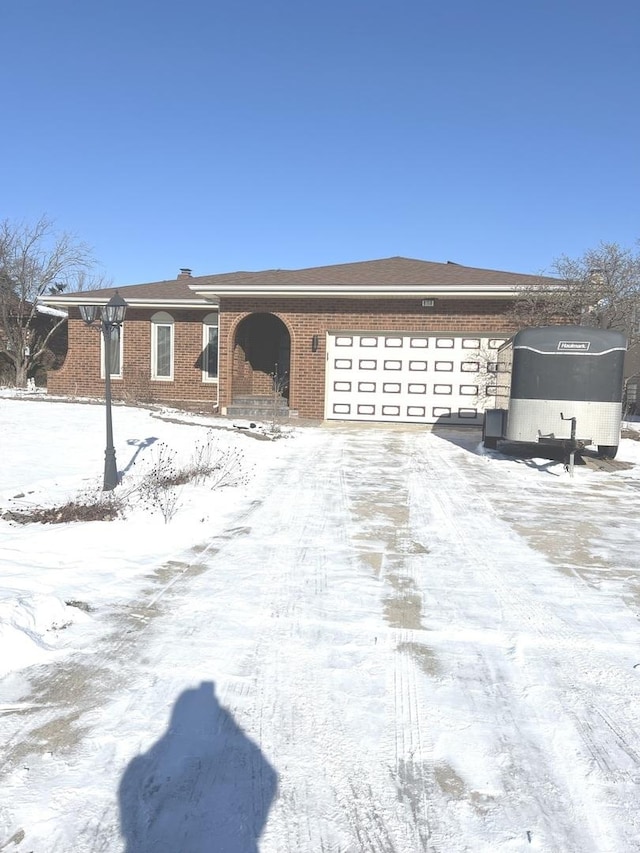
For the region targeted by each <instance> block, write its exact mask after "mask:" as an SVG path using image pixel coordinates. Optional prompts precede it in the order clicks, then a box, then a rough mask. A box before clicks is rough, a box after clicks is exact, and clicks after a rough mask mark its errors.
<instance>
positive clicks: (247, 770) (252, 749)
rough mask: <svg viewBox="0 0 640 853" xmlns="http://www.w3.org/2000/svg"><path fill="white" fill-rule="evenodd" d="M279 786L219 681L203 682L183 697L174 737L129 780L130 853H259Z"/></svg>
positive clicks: (172, 726)
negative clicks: (221, 698) (221, 695)
mask: <svg viewBox="0 0 640 853" xmlns="http://www.w3.org/2000/svg"><path fill="white" fill-rule="evenodd" d="M277 782H278V777H277V774H276V772H275V770H274V769H273V767H271V765H270V764H269V762H268V761H267V760H266V759H265V757H264V756H263V755H262V753H261V751H260V749H259V748H258V746H257V745H256V744H255V743H253V741H252V740H250V738H248V737H247V736H246V734H244V732H243V731H242V729H241V728H240V727H239V726H238V725H237V724H236V723H235V722H234V720H233V717H232V716H231V715H230V714H229V712H228V711H226V710H225V709H224V708H223V707H222V706H221V705H220V704H219V702H218V700H217V699H216V696H215V691H214V685H213V682H210V681H209V682H207V681H205V682H202V684H200V686H199V687H197V688H195V689H192V690H185V691H184V693H182V694H181V696H180V697H179V698H178V700H177V702H176V704H175V706H174V709H173V713H172V716H171V721H170V723H169V727H168V729H167V732H166V733H165V734H164V735H163V736H162V738H160V740H159V741H158V742H157V743H155V744H154V745H153V746H152V747H151V749H150V750H149V751H148V752H146V753H145V754H144V755H139V756H137V757H136V758H134V759H133V761H131V763H130V764H129V766H128V767H127V769H126V771H125V773H124V775H123V777H122V781H121V783H120V789H119V800H120V822H121V831H122V834H123V835H124V837H125V840H126V845H127V846H126V853H152V851H153V853H218V851H219V853H257V850H258V847H257V842H258V839H259V838H260V835H261V833H262V831H263V829H264V826H265V823H266V820H267V815H268V813H269V808H270V806H271V803H272V800H273V798H274V796H275V793H276V790H277Z"/></svg>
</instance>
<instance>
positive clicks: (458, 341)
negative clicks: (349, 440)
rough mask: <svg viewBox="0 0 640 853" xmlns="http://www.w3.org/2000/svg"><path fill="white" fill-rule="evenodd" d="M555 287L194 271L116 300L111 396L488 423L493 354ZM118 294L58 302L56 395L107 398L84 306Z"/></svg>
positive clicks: (428, 273) (459, 279) (385, 263)
mask: <svg viewBox="0 0 640 853" xmlns="http://www.w3.org/2000/svg"><path fill="white" fill-rule="evenodd" d="M544 281H545V279H541V278H539V277H536V276H529V275H522V274H518V273H508V272H499V271H495V270H482V269H475V268H472V267H465V266H461V265H459V264H454V263H451V262H448V263H444V264H442V263H432V262H428V261H420V260H412V259H408V258H401V257H394V258H387V259H383V260H374V261H364V262H359V263H350V264H339V265H333V266H326V267H313V268H310V269H302V270H266V271H264V272H235V273H226V274H221V275H210V276H197V277H196V276H192V275H191V271H190V270H187V269H183V270H181V271H180V274H179V275H178V277H177V278H176V279H174V280H171V281H161V282H155V283H150V284H137V285H130V286H126V287H120V288H118V289H117V290H118V292H119V294H120V295H121V296H122V297H123V298H124V299H125V300H126V301H127V304H128V309H127V316H126V319H125V322H124V325H123V328H122V334H121V336H120V339H119V340H118V341H116V342H115V344H114V347H113V351H112V370H111V373H112V393H113V396H114V398H116V399H118V398H120V399H130V400H136V401H139V402H161V403H167V404H175V405H185V406H190V407H193V406H198V407H200V408H204V409H205V410H209V411H217V412H219V413H220V414H223V415H225V414H229V415H238V414H242V413H243V412H255V411H259V409H258V406H259V405H260V402H261V401H264V402H267V401H269V402H268V403H267V405H268V406H269V405H271V403H272V402H273V400H274V398H275V396H276V395H277V396H280V397H282V405H283V406H284V407H285V408H286V409H287V411H288V412H289V413H290V414H291V415H294V416H295V415H298V416H300V417H303V418H311V419H323V418H325V419H335V420H363V421H398V422H416V423H436V422H445V423H470V424H473V423H479V421H480V419H481V414H482V410H483V408H484V405H485V404H486V403H487V400H488V399H490V398H491V395H492V374H491V370H490V366H491V362H492V360H493V359H492V356H493V353H494V352H495V350H496V349H497V347H498V346H499V345H500V344H501V343H502V342H503V341H504V340H505V339H506V338H508V337H509V336H510V335H511V334H512V333H513V332H514V331H515V329H514V327H513V325H512V322H511V321H510V320H509V316H508V310H509V308H510V305H511V304H512V301H513V299H514V297H515V296H516V294H517V293H518V290H519V289H521V288H523V287H527V286H530V285H533V284H541V283H543V282H544ZM546 281H548V279H547V280H546ZM114 292H115V288H109V289H105V290H99V291H93V292H84V293H75V294H68V295H60V296H55V297H47V298H46V300H45V301H46V302H47V304H49V305H52V306H55V307H57V308H65V309H66V310H67V311H68V314H69V322H68V340H69V344H68V347H69V348H68V354H67V358H66V360H65V362H64V364H63V366H62V367H61V368H60V369H59V370H57V371H52V372H51V373H50V374H49V379H48V389H49V392H50V393H52V394H63V395H81V396H98V395H101V394H102V392H103V388H104V379H103V376H102V368H101V365H102V364H103V361H102V354H101V347H102V346H103V344H102V343H101V342H100V341H99V340H98V338H99V336H98V335H97V334H96V330H95V329H92V328H89V327H87V326H85V325H84V323H83V322H82V320H81V318H80V314H79V311H78V306H79V305H81V304H85V303H90V302H92V303H98V304H104V303H105V302H106V301H108V299H109V298H110V297H111V296H112V295H113V294H114ZM274 385H275V391H274ZM247 407H248V408H247Z"/></svg>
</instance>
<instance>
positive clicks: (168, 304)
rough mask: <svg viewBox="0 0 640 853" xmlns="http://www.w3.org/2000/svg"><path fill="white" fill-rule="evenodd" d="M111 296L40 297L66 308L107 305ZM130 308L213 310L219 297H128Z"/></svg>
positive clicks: (127, 301) (42, 301)
mask: <svg viewBox="0 0 640 853" xmlns="http://www.w3.org/2000/svg"><path fill="white" fill-rule="evenodd" d="M111 295H112V294H111ZM111 295H109V296H103V297H96V296H91V295H90V294H88V293H87V294H84V295H83V294H81V293H79V294H74V295H73V296H71V295H68V296H46V297H42V298H41V299H40V302H41V303H42V304H43V305H52V306H54V307H60V308H64V309H67V310H68V309H69V308H79V307H80V305H106V304H107V302H108V301H109V299H110V298H111ZM126 303H127V306H128V307H129V308H163V309H165V310H166V309H169V308H180V309H192V310H198V309H206V310H207V311H211V309H212V308H217V307H218V305H217V299H215V298H207V299H205V298H202V297H200V298H198V299H141V298H136V297H131V298H129V299H126Z"/></svg>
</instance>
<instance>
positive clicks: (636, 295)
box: [513, 243, 640, 346]
mask: <svg viewBox="0 0 640 853" xmlns="http://www.w3.org/2000/svg"><path fill="white" fill-rule="evenodd" d="M552 272H553V274H554V280H547V281H546V282H545V283H543V284H542V285H535V286H532V287H528V288H526V289H524V290H523V291H522V293H521V295H520V297H519V298H518V299H517V301H516V303H515V305H514V308H513V318H514V320H515V321H516V323H517V324H518V325H519V326H540V325H545V324H548V323H559V322H565V323H577V324H580V325H583V326H594V327H599V328H605V329H618V330H619V331H621V332H624V333H625V334H626V335H627V338H628V341H629V346H633V345H635V344H637V343H638V342H639V341H640V253H638V252H635V253H634V252H633V251H631V250H630V249H625V248H623V247H621V246H619V245H618V244H617V243H600V245H599V246H597V247H596V248H595V249H589V250H587V251H586V252H585V253H584V254H583V255H582V256H581V257H579V258H569V257H567V256H566V255H563V256H562V257H560V258H558V259H557V260H556V261H555V262H554V264H553V266H552Z"/></svg>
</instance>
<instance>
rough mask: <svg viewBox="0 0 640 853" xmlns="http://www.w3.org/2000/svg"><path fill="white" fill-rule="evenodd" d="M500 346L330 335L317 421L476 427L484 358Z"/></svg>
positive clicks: (477, 340)
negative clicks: (323, 402) (321, 412)
mask: <svg viewBox="0 0 640 853" xmlns="http://www.w3.org/2000/svg"><path fill="white" fill-rule="evenodd" d="M502 341H503V339H495V338H492V339H488V338H486V337H484V338H483V337H471V336H469V337H456V336H452V335H438V336H435V335H432V336H426V335H415V334H414V335H406V334H405V335H398V334H386V335H384V334H374V333H363V334H330V335H329V336H328V340H327V385H326V409H325V417H327V418H328V419H332V418H333V419H336V420H369V421H398V422H418V423H436V422H439V421H443V422H448V423H474V422H478V421H479V419H480V416H481V414H482V408H481V406H480V399H481V397H482V394H483V388H482V383H481V381H480V380H481V375H482V371H483V365H484V362H485V361H486V351H487V350H488V349H495V348H497V346H499V345H500V343H502Z"/></svg>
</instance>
